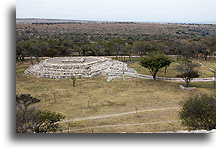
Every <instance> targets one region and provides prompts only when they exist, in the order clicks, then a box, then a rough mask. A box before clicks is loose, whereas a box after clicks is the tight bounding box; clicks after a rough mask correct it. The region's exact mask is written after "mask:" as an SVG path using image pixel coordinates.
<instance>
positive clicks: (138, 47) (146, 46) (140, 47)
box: [133, 41, 154, 56]
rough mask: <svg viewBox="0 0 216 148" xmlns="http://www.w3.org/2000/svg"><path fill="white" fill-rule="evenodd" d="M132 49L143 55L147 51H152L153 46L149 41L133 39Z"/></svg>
mask: <svg viewBox="0 0 216 148" xmlns="http://www.w3.org/2000/svg"><path fill="white" fill-rule="evenodd" d="M133 49H134V50H135V51H136V52H137V53H138V54H139V55H140V56H143V55H145V54H146V53H147V52H150V51H152V50H153V49H154V48H153V46H152V44H151V43H150V42H144V41H135V42H134V44H133Z"/></svg>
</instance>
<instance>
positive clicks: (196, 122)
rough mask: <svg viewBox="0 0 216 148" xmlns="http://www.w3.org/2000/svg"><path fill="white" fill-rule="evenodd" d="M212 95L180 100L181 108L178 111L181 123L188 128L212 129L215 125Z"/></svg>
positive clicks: (215, 117) (215, 100) (215, 99)
mask: <svg viewBox="0 0 216 148" xmlns="http://www.w3.org/2000/svg"><path fill="white" fill-rule="evenodd" d="M215 102H216V98H215V97H214V96H207V95H201V96H195V97H193V98H189V99H188V100H186V101H184V102H182V109H181V111H180V113H179V116H180V119H181V120H182V125H184V126H187V127H188V129H189V130H200V129H205V130H212V129H215V127H216V122H215V121H216V115H215Z"/></svg>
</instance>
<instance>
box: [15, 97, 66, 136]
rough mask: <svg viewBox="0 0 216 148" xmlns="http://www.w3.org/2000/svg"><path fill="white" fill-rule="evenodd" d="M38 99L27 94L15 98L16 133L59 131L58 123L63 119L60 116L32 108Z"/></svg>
mask: <svg viewBox="0 0 216 148" xmlns="http://www.w3.org/2000/svg"><path fill="white" fill-rule="evenodd" d="M38 102H40V100H39V99H37V98H35V97H32V96H31V95H29V94H21V95H17V96H16V132H17V133H27V132H33V133H47V132H56V131H57V130H59V125H58V122H59V121H60V120H61V119H63V118H64V116H62V115H61V114H58V113H55V112H50V111H46V110H45V111H40V110H36V109H35V107H34V106H33V105H34V104H35V103H38Z"/></svg>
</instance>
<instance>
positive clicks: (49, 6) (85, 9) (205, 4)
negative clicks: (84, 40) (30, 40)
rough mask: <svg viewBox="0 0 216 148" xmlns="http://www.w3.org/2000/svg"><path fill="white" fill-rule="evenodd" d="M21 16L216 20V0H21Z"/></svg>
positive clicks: (132, 19)
mask: <svg viewBox="0 0 216 148" xmlns="http://www.w3.org/2000/svg"><path fill="white" fill-rule="evenodd" d="M16 12H17V13H16V15H17V16H16V17H17V18H29V17H30V18H60V19H76V20H111V21H141V22H215V20H216V9H215V0H17V1H16Z"/></svg>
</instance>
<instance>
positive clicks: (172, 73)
mask: <svg viewBox="0 0 216 148" xmlns="http://www.w3.org/2000/svg"><path fill="white" fill-rule="evenodd" d="M199 61H200V62H201V63H203V65H200V66H199V67H198V68H196V70H197V71H198V72H199V74H200V77H201V78H207V77H213V76H214V73H213V72H211V71H210V70H209V69H208V67H209V68H212V69H214V68H215V61H214V60H210V61H205V60H199ZM177 64H178V63H177V62H172V63H171V64H170V66H169V67H168V68H167V71H166V74H165V68H162V69H161V70H160V71H159V72H158V74H157V76H160V77H176V75H178V74H179V72H178V71H176V70H175V67H176V65H177ZM129 67H131V68H134V69H136V70H137V72H138V73H140V74H145V75H151V74H150V72H149V70H148V69H147V68H144V67H142V66H141V65H140V64H139V62H134V63H131V64H129Z"/></svg>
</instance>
